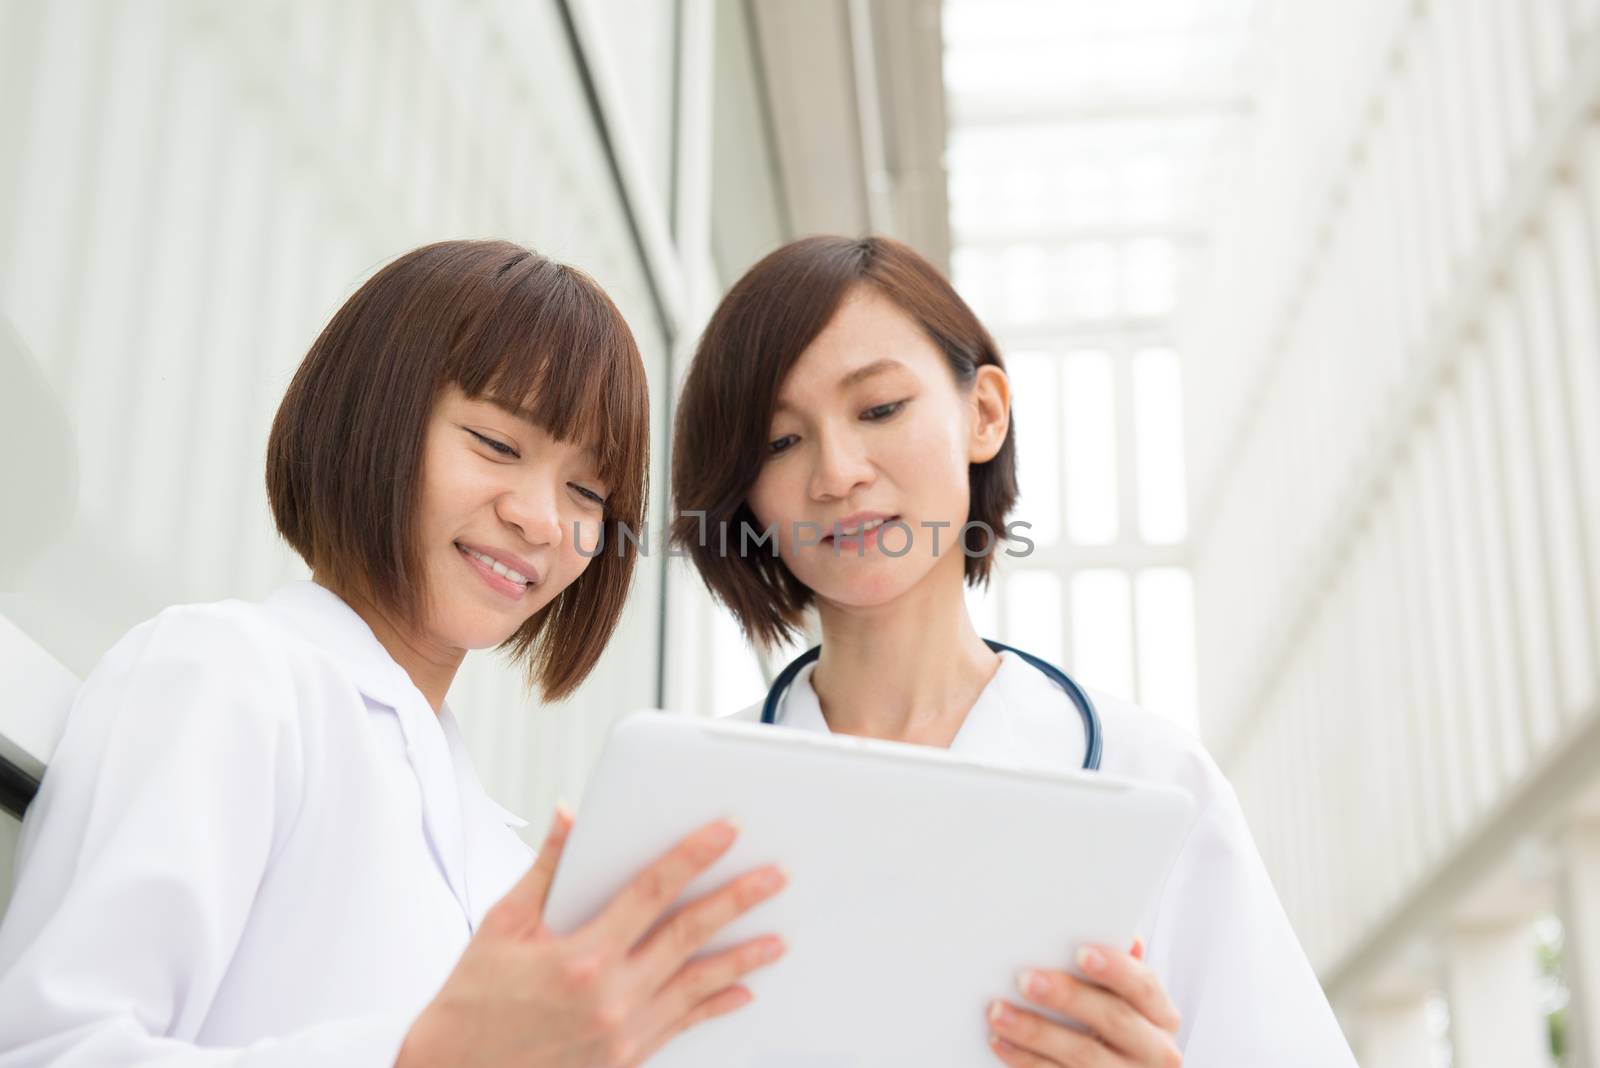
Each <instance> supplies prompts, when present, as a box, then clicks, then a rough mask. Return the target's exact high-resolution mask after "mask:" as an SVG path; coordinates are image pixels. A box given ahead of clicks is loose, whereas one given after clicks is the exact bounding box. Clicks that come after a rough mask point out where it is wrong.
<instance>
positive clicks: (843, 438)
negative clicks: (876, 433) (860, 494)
mask: <svg viewBox="0 0 1600 1068" xmlns="http://www.w3.org/2000/svg"><path fill="white" fill-rule="evenodd" d="M875 477H876V472H875V470H874V469H873V466H872V461H871V458H870V457H869V456H868V455H867V450H866V448H865V447H864V443H863V442H862V441H861V438H860V436H859V435H857V434H854V433H851V432H850V431H848V430H843V431H832V432H829V431H823V432H822V433H819V434H818V435H817V450H816V453H815V461H814V465H813V467H812V469H811V486H810V491H811V497H812V499H813V500H819V501H820V500H846V499H848V498H849V496H850V495H851V494H852V493H854V492H855V491H856V490H858V489H863V488H865V487H866V486H869V485H871V484H872V480H873V479H874V478H875Z"/></svg>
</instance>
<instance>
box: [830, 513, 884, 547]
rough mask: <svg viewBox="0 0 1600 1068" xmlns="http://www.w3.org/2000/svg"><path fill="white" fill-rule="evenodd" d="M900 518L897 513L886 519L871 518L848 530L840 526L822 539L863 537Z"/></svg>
mask: <svg viewBox="0 0 1600 1068" xmlns="http://www.w3.org/2000/svg"><path fill="white" fill-rule="evenodd" d="M899 518H900V517H899V516H897V515H891V516H888V517H887V518H884V519H869V520H868V521H867V522H865V523H862V524H860V525H859V526H855V527H851V528H850V529H848V530H845V529H843V528H840V529H838V530H830V531H829V532H828V533H827V534H826V535H825V536H824V537H823V539H822V540H823V541H825V542H827V541H833V540H834V539H835V538H838V539H841V540H848V539H850V538H862V537H865V536H866V535H868V534H870V533H872V532H873V531H874V530H877V529H878V528H879V527H881V526H883V525H884V524H885V523H893V522H895V521H896V520H898V519H899Z"/></svg>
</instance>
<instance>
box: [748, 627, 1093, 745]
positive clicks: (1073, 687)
mask: <svg viewBox="0 0 1600 1068" xmlns="http://www.w3.org/2000/svg"><path fill="white" fill-rule="evenodd" d="M983 641H984V644H985V645H987V646H988V647H989V648H990V649H993V650H994V651H995V652H997V653H1016V654H1017V656H1019V657H1021V658H1022V659H1023V660H1024V661H1025V662H1026V663H1028V664H1029V665H1030V666H1032V667H1033V668H1035V669H1036V670H1038V671H1041V672H1043V673H1044V675H1045V676H1046V677H1047V678H1048V679H1049V680H1050V681H1051V682H1053V683H1055V684H1056V685H1057V686H1059V687H1061V689H1062V690H1064V691H1066V694H1067V696H1068V697H1069V698H1071V700H1072V703H1073V704H1074V705H1075V706H1077V709H1078V715H1079V716H1081V717H1082V719H1083V737H1084V747H1083V748H1084V752H1083V770H1084V771H1099V770H1100V748H1101V737H1102V734H1101V730H1100V714H1099V713H1098V712H1097V711H1096V710H1095V707H1094V701H1092V700H1091V699H1090V697H1089V695H1088V694H1087V693H1086V692H1084V689H1083V687H1082V686H1079V685H1078V684H1077V682H1076V681H1075V680H1074V679H1073V678H1072V676H1071V675H1068V674H1067V673H1066V672H1065V671H1062V670H1061V669H1060V668H1058V667H1056V666H1055V665H1054V664H1052V663H1050V661H1048V660H1045V659H1043V658H1042V657H1037V656H1034V655H1033V654H1032V653H1026V652H1023V651H1022V650H1021V649H1017V648H1014V647H1012V646H1009V645H1005V644H1003V643H1001V642H997V641H992V640H990V639H988V638H985V639H984V640H983ZM821 655H822V646H820V645H818V646H816V647H815V648H812V649H807V650H806V651H805V652H803V653H801V654H800V655H799V656H797V657H795V658H794V659H793V660H791V661H790V662H789V663H788V664H787V665H786V666H785V667H784V669H783V670H782V671H780V672H778V677H777V678H775V679H773V680H772V688H771V689H769V690H768V691H767V699H766V700H765V701H764V702H762V705H761V722H762V723H777V722H778V705H779V703H780V702H781V701H782V700H783V695H784V693H786V692H787V691H788V689H789V684H790V683H792V682H794V680H795V676H797V675H799V674H800V671H801V669H803V668H804V667H805V666H806V665H807V664H811V663H815V662H816V659H817V657H819V656H821Z"/></svg>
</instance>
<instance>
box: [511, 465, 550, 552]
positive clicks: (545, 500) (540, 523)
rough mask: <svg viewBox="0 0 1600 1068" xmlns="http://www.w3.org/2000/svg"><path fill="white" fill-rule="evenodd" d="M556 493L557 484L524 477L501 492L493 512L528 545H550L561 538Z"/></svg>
mask: <svg viewBox="0 0 1600 1068" xmlns="http://www.w3.org/2000/svg"><path fill="white" fill-rule="evenodd" d="M560 492H561V487H560V486H557V485H552V484H550V482H549V480H547V479H528V480H525V481H524V482H523V483H522V484H520V485H518V486H516V487H515V488H513V489H510V490H508V491H507V492H505V493H504V494H502V495H501V496H500V498H499V500H497V501H496V502H495V511H496V512H497V513H498V514H499V516H500V519H501V521H502V522H504V523H505V524H506V525H507V526H509V527H511V528H512V529H513V530H515V531H516V532H517V533H518V534H519V535H521V537H522V540H523V541H525V542H527V543H528V544H529V545H543V546H549V547H552V548H554V547H555V546H557V545H560V544H561V538H562V530H561V509H560V508H559V507H558V505H557V501H558V500H559V495H560Z"/></svg>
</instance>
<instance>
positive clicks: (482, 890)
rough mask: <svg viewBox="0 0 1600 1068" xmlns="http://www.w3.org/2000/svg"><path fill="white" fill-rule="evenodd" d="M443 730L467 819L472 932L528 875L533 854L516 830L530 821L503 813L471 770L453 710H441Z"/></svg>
mask: <svg viewBox="0 0 1600 1068" xmlns="http://www.w3.org/2000/svg"><path fill="white" fill-rule="evenodd" d="M439 727H440V729H441V731H442V733H443V735H444V739H445V743H446V745H447V747H448V748H449V753H450V760H451V764H452V767H453V769H454V773H455V775H454V781H455V787H456V796H457V800H458V802H459V804H460V806H461V813H462V816H463V817H464V818H463V819H462V820H461V823H460V826H461V828H462V834H463V836H464V839H463V842H462V859H463V865H464V866H463V871H464V874H465V883H466V896H465V898H464V899H463V904H464V905H465V906H466V909H467V918H468V920H469V921H470V923H471V924H472V928H473V930H477V928H478V924H479V923H481V922H482V921H483V914H484V913H485V912H487V911H488V909H489V906H491V905H493V904H494V903H495V902H496V901H498V900H499V899H500V898H501V897H502V896H504V894H505V892H506V891H507V890H508V889H510V887H511V886H512V885H513V884H514V883H515V882H516V881H517V879H519V878H520V877H521V876H522V874H523V873H524V872H525V871H527V868H528V865H529V864H530V863H532V860H533V851H532V850H531V849H529V848H528V846H527V844H526V843H525V842H523V841H522V839H520V838H518V837H517V836H516V833H515V831H514V830H512V828H515V827H526V826H527V825H528V821H527V820H525V819H522V818H521V817H520V816H517V815H516V814H514V813H512V812H510V811H509V810H507V809H505V808H502V807H501V806H500V805H499V804H497V803H496V802H495V800H494V799H493V798H491V797H490V796H489V795H488V793H486V792H485V791H484V789H483V785H482V783H480V782H479V781H478V776H477V773H476V772H475V771H474V770H473V767H472V754H471V752H470V751H469V750H468V749H467V743H466V739H465V738H464V737H463V736H462V734H461V728H460V725H459V724H457V722H456V718H455V715H454V714H453V713H452V712H451V711H450V707H449V705H445V706H444V707H442V708H440V709H439Z"/></svg>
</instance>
